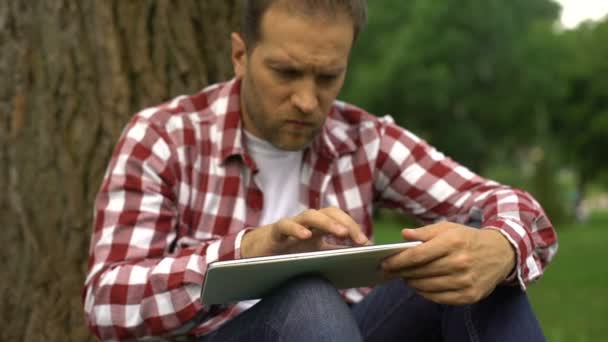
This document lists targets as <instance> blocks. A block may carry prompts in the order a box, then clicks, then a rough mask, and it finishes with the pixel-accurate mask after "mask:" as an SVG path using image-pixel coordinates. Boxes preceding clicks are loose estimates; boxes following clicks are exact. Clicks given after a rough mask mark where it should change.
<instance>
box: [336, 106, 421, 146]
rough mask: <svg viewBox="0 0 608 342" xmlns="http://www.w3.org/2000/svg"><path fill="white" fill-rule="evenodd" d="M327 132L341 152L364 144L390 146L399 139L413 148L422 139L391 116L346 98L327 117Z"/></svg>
mask: <svg viewBox="0 0 608 342" xmlns="http://www.w3.org/2000/svg"><path fill="white" fill-rule="evenodd" d="M327 135H328V140H329V141H331V142H333V143H334V145H335V146H340V147H342V148H341V150H342V152H347V151H352V150H355V149H357V147H362V146H365V147H370V146H376V147H377V148H380V145H383V146H384V147H385V148H389V149H390V148H392V146H394V144H395V143H396V142H400V144H403V145H405V146H407V148H413V147H415V146H417V145H418V144H420V143H422V142H423V141H422V139H420V138H419V137H418V136H416V135H415V134H414V133H412V132H410V131H409V130H407V129H406V128H404V127H402V126H399V125H397V124H396V123H395V120H394V119H393V118H392V116H390V115H388V114H387V115H383V116H376V115H373V114H370V113H369V112H367V111H366V110H364V109H362V108H360V107H357V106H355V105H352V104H349V103H346V102H343V101H336V102H335V103H334V106H333V109H332V112H331V115H330V117H329V118H328V123H327Z"/></svg>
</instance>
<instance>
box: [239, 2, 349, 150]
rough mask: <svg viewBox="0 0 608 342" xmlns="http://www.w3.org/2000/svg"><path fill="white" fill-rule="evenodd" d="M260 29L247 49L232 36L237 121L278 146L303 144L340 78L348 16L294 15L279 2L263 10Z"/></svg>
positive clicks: (319, 123) (320, 119) (317, 128)
mask: <svg viewBox="0 0 608 342" xmlns="http://www.w3.org/2000/svg"><path fill="white" fill-rule="evenodd" d="M260 33H261V36H260V39H259V41H258V43H257V45H256V46H255V48H253V50H249V51H248V50H247V48H248V47H246V46H245V43H244V41H243V40H242V39H241V37H240V36H239V35H238V34H236V33H233V35H232V59H233V63H234V68H235V73H236V75H237V77H239V78H241V79H242V85H241V112H242V115H243V125H244V127H245V129H246V130H247V131H248V132H250V133H252V134H253V135H255V136H257V137H259V138H262V139H264V140H266V141H268V142H270V143H272V144H273V145H274V146H276V147H278V148H281V149H284V150H300V149H303V148H304V147H306V145H307V144H308V143H309V142H310V141H311V140H312V139H313V138H314V137H315V135H316V134H317V133H318V132H319V131H320V130H321V127H322V126H323V123H324V122H325V119H326V118H327V115H328V114H329V111H330V109H331V106H332V104H333V102H334V100H335V99H336V97H337V96H338V93H339V92H340V89H341V88H342V85H343V83H344V76H345V73H346V67H347V63H348V56H349V53H350V49H351V46H352V42H353V35H354V32H353V24H352V21H351V19H350V17H348V16H347V15H345V14H337V15H335V16H328V17H324V16H306V15H297V14H293V13H292V12H290V11H289V10H287V9H286V8H285V7H284V6H283V5H280V4H279V5H273V6H271V7H270V8H269V9H268V11H267V12H266V14H265V15H264V17H263V20H262V24H261V30H260ZM249 48H250V47H249Z"/></svg>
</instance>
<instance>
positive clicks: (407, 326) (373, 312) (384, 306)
mask: <svg viewBox="0 0 608 342" xmlns="http://www.w3.org/2000/svg"><path fill="white" fill-rule="evenodd" d="M352 310H353V313H354V315H355V319H356V320H357V324H358V325H359V328H360V330H361V334H362V335H363V338H364V340H365V341H386V342H390V341H400V342H401V341H439V340H441V321H442V319H441V318H442V313H443V308H442V306H441V305H438V304H435V303H433V302H431V301H429V300H426V299H424V298H423V297H421V296H419V295H418V294H416V293H415V292H414V291H413V290H412V289H410V288H409V287H408V286H407V285H406V284H405V283H404V282H403V281H402V280H393V281H391V282H388V283H386V284H383V285H380V286H378V287H376V288H375V289H374V290H373V291H372V292H371V293H370V294H369V295H368V296H367V297H365V299H363V300H362V301H361V302H360V303H358V304H355V305H354V306H353V307H352Z"/></svg>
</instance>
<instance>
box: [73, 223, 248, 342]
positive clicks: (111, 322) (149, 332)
mask: <svg viewBox="0 0 608 342" xmlns="http://www.w3.org/2000/svg"><path fill="white" fill-rule="evenodd" d="M241 235H242V234H237V235H234V236H227V237H225V238H224V239H221V240H216V241H213V242H210V243H203V244H200V245H198V246H195V247H189V248H185V249H182V250H180V251H179V252H177V253H175V254H173V255H168V256H164V257H160V258H146V259H141V258H140V259H139V261H124V262H114V263H93V264H92V267H91V270H92V271H91V273H90V274H89V276H88V278H87V282H86V284H85V314H86V318H87V322H88V324H89V326H90V328H91V331H93V332H94V333H95V334H96V335H97V336H98V337H99V338H101V339H118V340H124V339H133V338H139V337H143V336H162V335H165V334H167V333H170V332H171V331H174V330H175V329H178V328H180V327H182V326H183V325H185V324H188V323H189V322H190V321H192V319H194V318H195V317H196V316H197V314H198V313H199V312H200V311H201V310H205V307H204V303H201V301H200V292H201V286H202V284H203V281H204V274H205V271H206V269H207V265H208V263H210V262H213V261H216V260H225V259H229V258H233V257H234V256H235V254H234V251H235V247H234V246H235V244H236V240H237V239H238V238H240V236H241ZM98 252H100V253H101V254H103V253H102V251H101V250H99V251H98ZM101 254H100V255H101ZM93 270H99V271H98V272H94V271H93Z"/></svg>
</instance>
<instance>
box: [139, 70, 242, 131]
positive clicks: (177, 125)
mask: <svg viewBox="0 0 608 342" xmlns="http://www.w3.org/2000/svg"><path fill="white" fill-rule="evenodd" d="M234 88H235V82H234V81H229V82H223V83H216V84H213V85H210V86H208V87H206V88H204V89H203V90H201V91H199V92H197V93H195V94H192V95H180V96H177V97H175V98H173V99H171V100H169V101H167V102H165V103H162V104H159V105H156V106H153V107H148V108H145V109H143V110H141V111H139V112H138V113H136V114H135V116H134V117H133V119H132V122H139V123H145V124H147V125H149V126H153V127H154V128H155V129H157V130H160V131H161V132H166V133H171V132H174V131H181V130H184V129H188V128H189V127H194V126H199V125H200V124H203V123H207V124H208V123H214V122H216V121H217V120H218V119H219V118H221V117H222V116H225V114H226V113H227V112H228V110H229V108H230V107H231V106H233V105H232V104H231V103H232V102H235V100H234V99H233V97H235V96H234V92H235V89H234ZM236 91H238V89H237V90H236ZM236 97H237V99H238V93H237V95H236ZM237 102H238V101H237Z"/></svg>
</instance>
